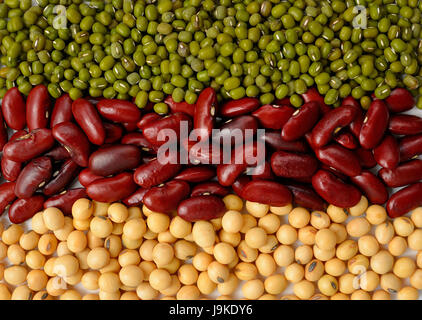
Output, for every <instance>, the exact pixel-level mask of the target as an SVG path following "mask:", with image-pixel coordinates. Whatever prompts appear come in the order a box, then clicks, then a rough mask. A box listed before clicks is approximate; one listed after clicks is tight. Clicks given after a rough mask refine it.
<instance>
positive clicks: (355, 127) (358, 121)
mask: <svg viewBox="0 0 422 320" xmlns="http://www.w3.org/2000/svg"><path fill="white" fill-rule="evenodd" d="M341 105H342V106H350V107H353V108H355V110H356V116H355V119H354V120H353V121H352V122H351V123H350V124H349V129H350V132H351V133H353V135H354V136H355V137H356V138H357V139H359V135H360V131H361V129H362V126H363V122H364V120H365V116H364V115H363V112H362V108H361V107H360V104H359V102H357V101H356V99H355V98H353V97H347V98H345V99H344V100H343V101H342V104H341Z"/></svg>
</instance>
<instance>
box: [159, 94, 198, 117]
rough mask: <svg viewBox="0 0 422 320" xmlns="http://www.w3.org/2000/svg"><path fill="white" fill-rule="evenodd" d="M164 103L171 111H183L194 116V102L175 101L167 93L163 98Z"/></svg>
mask: <svg viewBox="0 0 422 320" xmlns="http://www.w3.org/2000/svg"><path fill="white" fill-rule="evenodd" d="M164 103H165V104H166V105H168V106H169V108H170V110H171V112H172V113H177V112H183V113H185V114H187V115H189V116H191V117H193V116H194V113H195V105H194V104H189V103H187V102H185V101H182V102H176V101H174V100H173V98H172V96H171V95H168V96H167V98H165V99H164Z"/></svg>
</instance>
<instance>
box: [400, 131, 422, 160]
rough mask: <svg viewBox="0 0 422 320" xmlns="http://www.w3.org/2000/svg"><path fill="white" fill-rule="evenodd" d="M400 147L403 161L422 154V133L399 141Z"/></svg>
mask: <svg viewBox="0 0 422 320" xmlns="http://www.w3.org/2000/svg"><path fill="white" fill-rule="evenodd" d="M399 148H400V161H402V162H404V161H407V160H410V159H412V158H414V157H416V156H418V155H420V154H422V134H418V135H415V136H409V137H404V138H402V139H401V140H400V141H399Z"/></svg>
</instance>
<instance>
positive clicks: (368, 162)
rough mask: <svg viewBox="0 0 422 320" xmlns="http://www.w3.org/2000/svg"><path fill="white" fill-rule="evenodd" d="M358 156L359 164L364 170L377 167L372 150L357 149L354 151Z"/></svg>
mask: <svg viewBox="0 0 422 320" xmlns="http://www.w3.org/2000/svg"><path fill="white" fill-rule="evenodd" d="M354 152H355V154H356V156H357V157H358V158H359V163H360V165H361V166H362V167H363V168H366V169H371V168H373V167H375V166H376V165H377V162H376V161H375V158H374V155H373V154H372V151H371V150H367V149H364V148H357V149H356V150H354Z"/></svg>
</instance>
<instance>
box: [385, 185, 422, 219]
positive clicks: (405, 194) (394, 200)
mask: <svg viewBox="0 0 422 320" xmlns="http://www.w3.org/2000/svg"><path fill="white" fill-rule="evenodd" d="M421 205H422V182H418V183H415V184H412V185H410V186H407V187H406V188H403V189H401V190H399V191H397V192H396V193H393V195H392V196H391V197H390V199H389V200H388V202H387V212H388V215H389V216H390V217H391V218H397V217H400V216H402V215H404V214H406V213H408V212H410V211H412V210H413V209H415V208H417V207H420V206H421Z"/></svg>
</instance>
